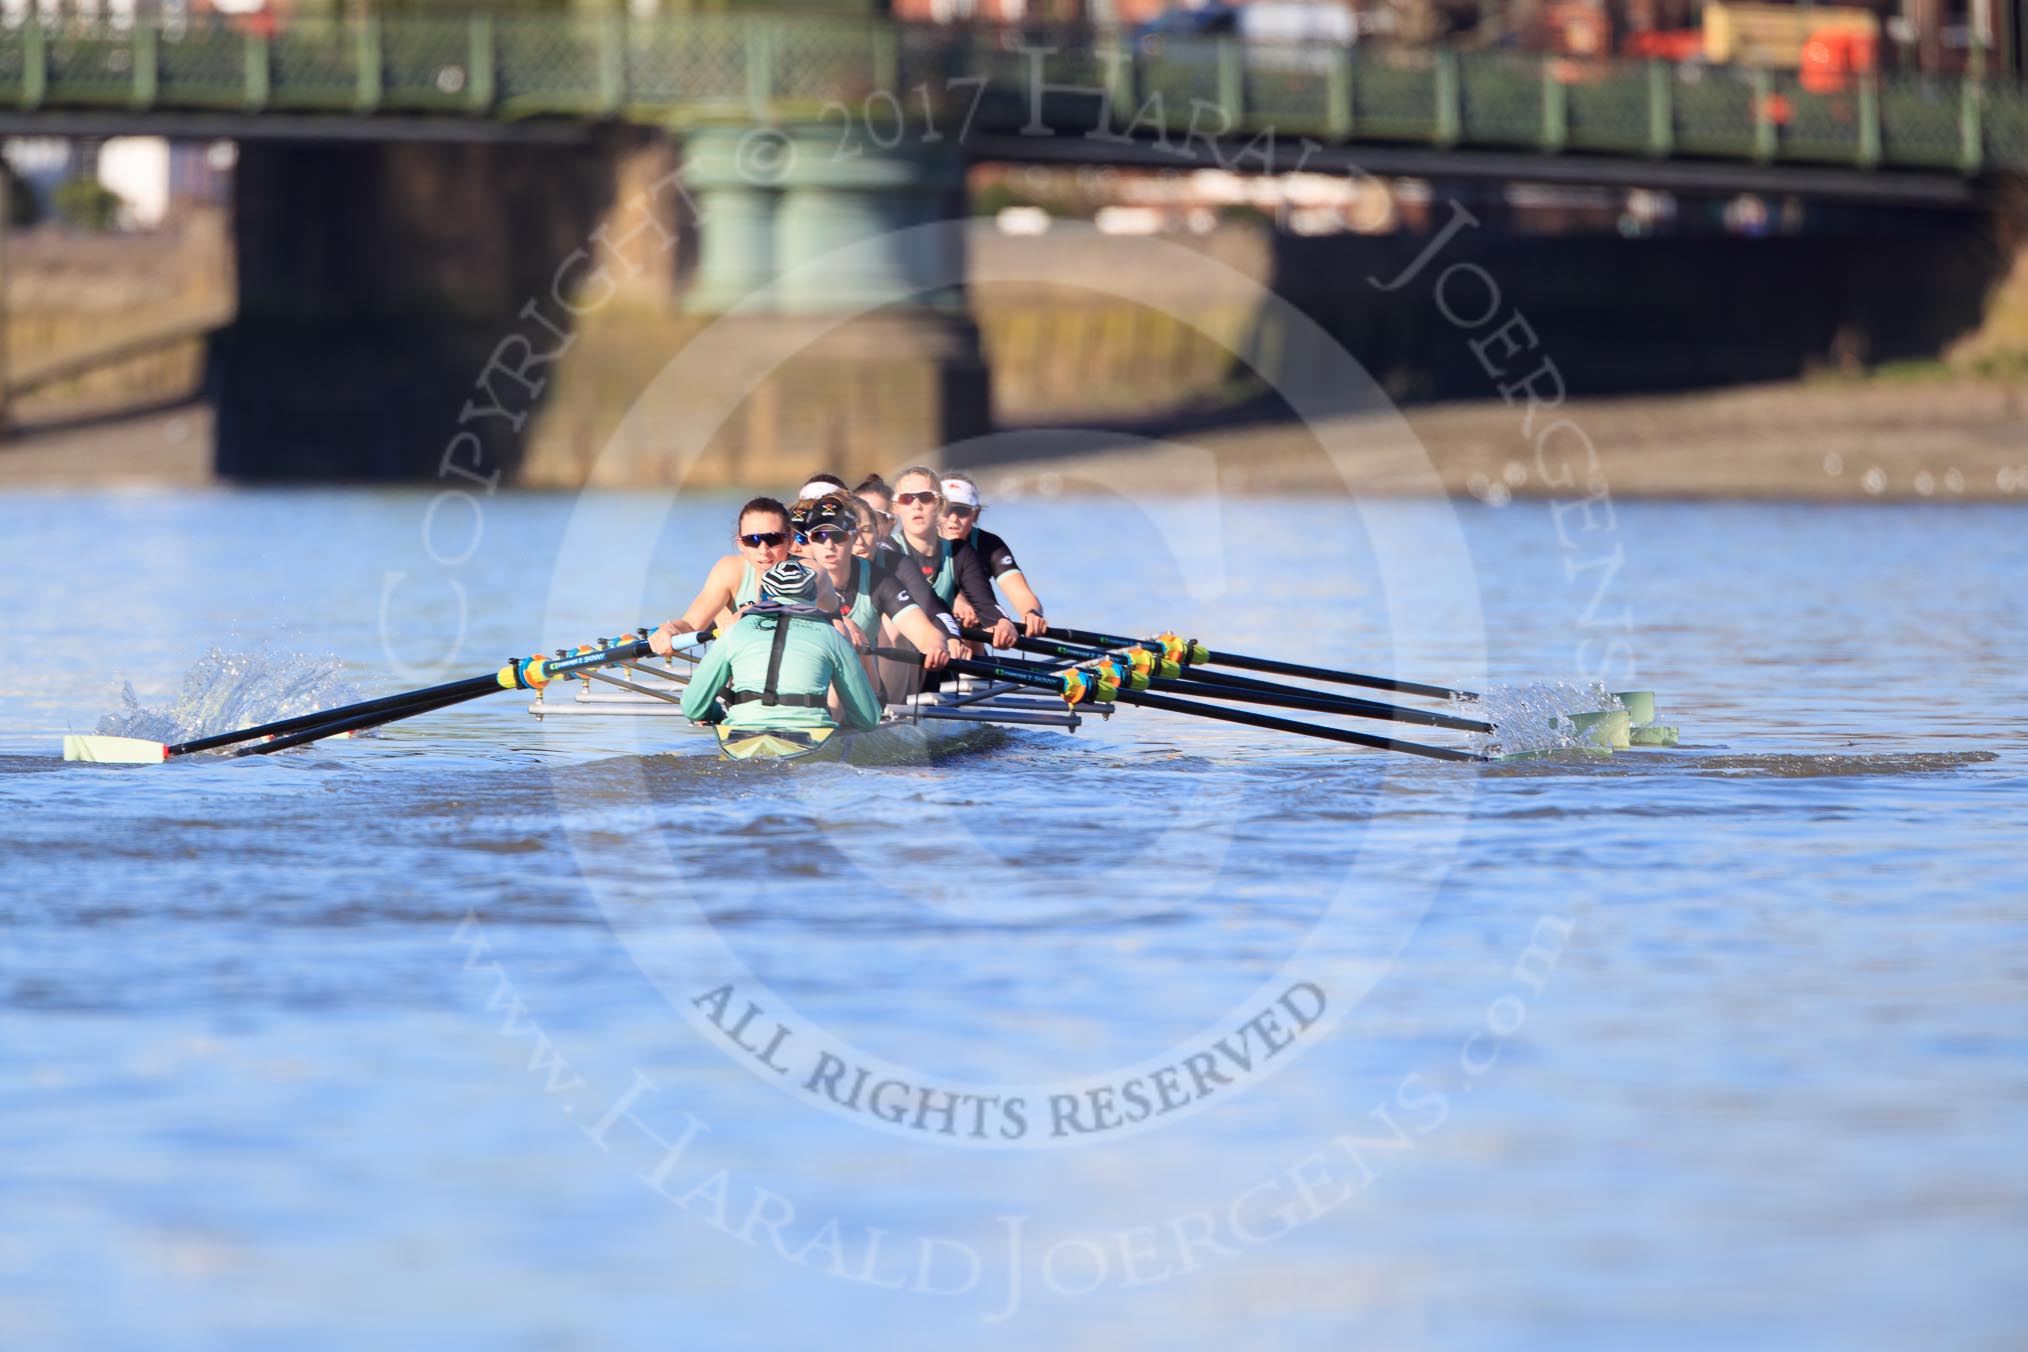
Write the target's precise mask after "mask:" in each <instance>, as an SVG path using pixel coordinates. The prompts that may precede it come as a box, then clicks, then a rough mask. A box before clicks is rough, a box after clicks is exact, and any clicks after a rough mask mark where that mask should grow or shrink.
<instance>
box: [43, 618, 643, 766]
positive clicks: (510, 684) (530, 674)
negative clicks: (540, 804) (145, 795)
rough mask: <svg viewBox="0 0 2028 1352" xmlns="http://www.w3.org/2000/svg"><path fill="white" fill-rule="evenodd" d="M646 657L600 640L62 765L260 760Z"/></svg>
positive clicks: (68, 756) (71, 753)
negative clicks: (209, 757)
mask: <svg viewBox="0 0 2028 1352" xmlns="http://www.w3.org/2000/svg"><path fill="white" fill-rule="evenodd" d="M649 652H650V649H649V646H648V640H647V639H646V638H645V637H642V638H625V637H621V638H615V639H601V640H599V642H598V643H596V644H586V645H584V646H582V647H580V648H578V649H577V650H576V651H575V652H568V653H564V654H562V655H559V656H555V657H544V656H542V655H541V654H540V653H537V654H535V655H533V656H530V657H522V658H516V659H515V660H513V661H511V662H509V663H507V664H506V665H505V666H503V667H501V668H500V669H499V670H498V671H495V672H491V673H489V674H487V675H484V676H473V677H469V678H467V679H465V680H462V681H451V682H448V683H446V684H444V685H433V686H427V687H425V688H423V689H421V690H410V691H407V692H406V693H403V694H399V695H386V696H383V697H382V698H380V699H370V700H362V701H361V702H359V703H357V704H347V705H342V706H340V707H338V708H336V709H324V710H320V711H318V712H316V713H309V714H298V715H296V716H295V717H293V718H283V719H278V720H277V721H275V722H272V723H263V724H261V725H259V726H258V727H252V728H241V729H239V730H238V731H236V732H222V733H219V734H217V735H216V736H212V737H200V738H198V739H196V740H195V741H190V742H182V743H178V744H176V745H173V746H171V745H166V744H164V743H162V742H151V741H148V740H146V739H144V738H138V737H98V736H70V737H65V738H64V739H63V758H64V759H65V760H77V761H98V762H101V763H108V764H120V765H156V764H160V763H161V762H163V761H166V760H173V759H175V758H176V757H179V756H189V755H194V754H196V753H199V752H204V751H216V750H218V749H220V748H222V747H228V746H241V748H242V749H241V750H238V751H235V752H233V753H232V754H234V755H238V756H257V755H265V754H268V753H270V752H274V751H284V750H287V749H288V748H289V747H292V746H301V745H302V744H304V743H305V742H315V741H321V740H323V739H324V738H326V737H336V736H339V735H340V734H342V733H347V732H357V731H361V730H363V729H366V728H372V727H379V726H380V725H381V724H383V723H392V722H395V721H396V720H398V719H403V718H413V717H415V716H417V715H419V714H426V713H432V712H434V711H436V710H438V709H445V708H449V707H450V706H451V705H453V704H463V703H464V702H465V701H467V700H474V699H477V698H479V697H480V696H481V695H490V694H493V693H494V692H496V691H500V690H540V689H541V688H542V687H543V686H546V685H548V684H549V683H550V682H552V681H556V680H560V679H562V678H564V677H566V676H572V675H575V674H577V673H578V672H580V671H586V670H590V669H591V668H594V667H603V666H610V665H612V664H614V663H616V662H635V661H639V660H640V659H642V658H644V657H646V656H648V655H649ZM263 738H269V739H272V740H269V741H266V742H264V743H263V744H261V745H259V746H244V745H242V744H244V743H249V742H259V741H261V739H263Z"/></svg>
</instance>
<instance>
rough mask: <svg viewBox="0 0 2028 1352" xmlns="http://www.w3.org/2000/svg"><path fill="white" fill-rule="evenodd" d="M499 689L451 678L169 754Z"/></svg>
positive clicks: (488, 682)
mask: <svg viewBox="0 0 2028 1352" xmlns="http://www.w3.org/2000/svg"><path fill="white" fill-rule="evenodd" d="M499 688H500V686H499V683H498V682H497V681H496V680H495V678H493V677H491V676H474V677H471V678H470V679H468V680H463V681H450V682H447V683H446V684H444V685H433V686H429V687H428V688H426V689H422V690H410V691H408V692H407V693H406V694H400V695H385V696H383V697H381V698H380V699H369V700H361V701H360V702H359V703H357V704H347V705H344V706H342V707H340V708H336V709H320V710H318V711H317V712H316V713H310V714H298V715H296V716H295V717H294V718H283V719H278V720H276V721H275V722H273V723H263V724H261V725H260V726H259V727H253V728H241V729H239V730H238V731H237V732H221V733H218V734H216V735H215V736H211V737H200V738H198V739H197V740H196V741H194V742H184V743H183V744H182V745H180V746H172V747H170V748H169V751H168V754H169V755H171V756H187V755H189V754H191V753H192V752H195V751H216V750H217V749H218V748H219V747H222V746H232V745H233V744H234V743H237V742H251V741H258V740H259V739H260V738H263V737H281V736H284V735H286V734H288V733H292V732H298V731H300V730H302V729H303V728H314V727H317V726H319V725H321V724H325V723H331V722H335V721H338V720H341V719H346V718H353V717H371V716H372V715H374V714H378V713H382V712H384V711H386V710H389V709H405V708H408V707H409V706H411V705H417V704H423V705H426V704H428V703H429V702H430V701H431V700H434V699H439V698H441V697H443V696H445V695H451V694H456V693H458V692H461V691H469V692H471V693H473V694H485V693H487V691H489V690H498V689H499Z"/></svg>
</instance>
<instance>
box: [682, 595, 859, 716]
mask: <svg viewBox="0 0 2028 1352" xmlns="http://www.w3.org/2000/svg"><path fill="white" fill-rule="evenodd" d="M816 595H817V574H816V571H815V570H814V569H812V568H811V567H810V566H809V565H807V564H805V563H803V562H801V561H800V560H797V559H789V560H786V561H785V562H782V563H778V564H776V565H775V566H774V567H772V568H770V569H768V571H767V575H766V576H765V577H763V578H762V579H761V587H760V601H759V603H758V606H757V608H755V609H752V610H749V611H747V613H746V614H744V615H742V616H740V617H739V619H738V621H737V622H736V623H734V624H733V626H732V628H731V629H730V630H728V631H726V632H725V633H724V634H723V635H722V636H721V637H720V638H719V640H718V641H717V642H716V643H713V644H712V645H711V648H710V650H709V651H707V652H706V653H705V654H704V660H703V661H702V662H700V663H698V665H697V670H695V671H694V672H692V673H691V675H690V684H689V686H688V687H687V688H686V689H685V690H684V692H683V712H684V714H685V715H686V716H688V717H689V718H691V719H694V720H698V721H703V720H704V719H705V718H706V717H707V716H709V715H711V714H712V713H713V712H714V710H715V708H716V705H717V701H718V696H719V695H720V693H721V692H723V693H724V695H725V704H726V714H725V719H724V723H725V726H726V727H729V728H757V729H773V728H831V727H836V726H838V724H837V721H836V720H834V719H833V718H832V717H831V711H830V708H829V707H828V701H827V699H826V695H827V694H828V693H829V691H830V690H831V689H832V687H833V686H835V687H837V690H838V702H839V705H840V707H841V709H842V710H843V712H844V721H845V725H846V726H848V727H854V728H870V727H872V726H873V725H874V724H876V723H878V722H879V721H880V713H881V709H880V700H879V698H878V697H877V696H876V695H875V694H874V693H873V686H872V684H871V683H870V682H868V681H867V679H866V672H865V670H864V669H863V668H862V667H861V666H860V665H859V655H858V654H857V653H855V652H853V651H852V645H851V644H850V643H848V642H846V640H845V636H844V635H843V634H840V633H839V632H838V631H837V630H836V629H835V628H833V627H832V625H831V617H830V616H829V615H828V614H826V613H825V612H823V611H821V610H818V609H817V608H816V606H815V605H814V604H813V602H814V600H815V598H816Z"/></svg>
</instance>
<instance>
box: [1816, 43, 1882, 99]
mask: <svg viewBox="0 0 2028 1352" xmlns="http://www.w3.org/2000/svg"><path fill="white" fill-rule="evenodd" d="M1874 55H1875V44H1874V40H1873V36H1872V34H1870V33H1855V32H1851V31H1849V30H1841V29H1836V28H1820V29H1818V30H1817V31H1816V32H1814V33H1812V34H1810V36H1809V40H1808V41H1806V42H1805V43H1803V60H1802V67H1801V69H1800V71H1799V72H1798V76H1797V78H1798V80H1799V82H1800V83H1801V84H1802V86H1803V88H1804V89H1806V90H1808V91H1809V92H1810V93H1812V94H1841V93H1843V92H1844V91H1845V89H1846V87H1847V86H1848V85H1850V84H1851V81H1852V76H1853V75H1855V74H1865V73H1867V72H1869V71H1871V70H1872V69H1873V62H1874Z"/></svg>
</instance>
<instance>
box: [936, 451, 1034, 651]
mask: <svg viewBox="0 0 2028 1352" xmlns="http://www.w3.org/2000/svg"><path fill="white" fill-rule="evenodd" d="M937 486H938V487H939V488H941V489H942V490H943V495H944V509H943V514H942V515H941V516H939V517H938V518H937V533H938V534H939V535H941V536H943V537H944V539H946V540H952V541H963V542H964V543H966V544H969V545H970V546H971V547H972V552H973V553H974V554H977V555H978V556H979V563H980V566H981V567H983V568H984V569H985V570H986V575H987V576H988V577H990V578H991V579H992V580H993V581H994V582H996V583H997V584H999V587H1000V590H1001V592H1003V593H1004V594H1005V595H1006V597H1007V600H1008V601H1009V602H1011V603H1012V604H1013V607H1014V613H1015V614H1017V615H1019V616H1020V617H1021V628H1022V631H1023V632H1024V633H1026V634H1027V635H1028V637H1030V638H1040V637H1042V634H1043V631H1044V630H1046V629H1048V628H1049V621H1048V620H1047V619H1045V618H1044V617H1043V614H1042V598H1040V597H1038V596H1037V595H1036V594H1035V590H1034V588H1032V587H1030V586H1029V585H1028V578H1027V577H1026V576H1025V575H1024V574H1023V573H1022V571H1021V565H1020V564H1019V563H1017V562H1015V560H1014V551H1013V550H1011V549H1009V548H1008V547H1007V542H1006V541H1005V540H1003V539H1001V538H1000V537H999V536H997V535H995V534H993V532H992V531H989V530H984V529H981V528H980V526H979V518H980V517H981V516H983V515H985V511H986V508H985V504H984V503H982V502H980V500H979V485H978V484H976V483H974V482H973V481H972V476H971V475H969V474H965V473H962V472H960V471H958V470H950V469H947V470H945V471H944V473H943V478H942V480H941V481H940V482H939V483H938V485H937ZM951 608H952V609H953V610H955V611H956V612H957V614H958V618H959V619H960V620H962V621H963V622H964V623H966V624H977V623H978V622H979V621H978V620H977V619H976V618H975V617H973V616H971V615H968V614H967V613H966V612H967V611H968V610H970V609H971V607H970V605H969V604H968V603H967V602H966V600H965V598H964V597H962V596H960V597H958V598H957V599H956V600H955V601H953V602H952V603H951ZM1003 613H1004V611H1003ZM999 646H1001V647H1006V646H1007V645H1006V644H1000V645H999Z"/></svg>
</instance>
